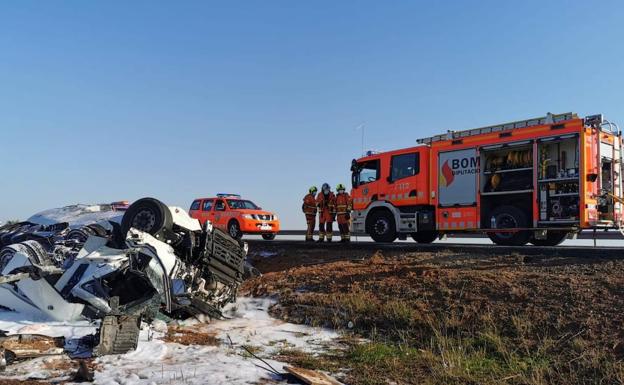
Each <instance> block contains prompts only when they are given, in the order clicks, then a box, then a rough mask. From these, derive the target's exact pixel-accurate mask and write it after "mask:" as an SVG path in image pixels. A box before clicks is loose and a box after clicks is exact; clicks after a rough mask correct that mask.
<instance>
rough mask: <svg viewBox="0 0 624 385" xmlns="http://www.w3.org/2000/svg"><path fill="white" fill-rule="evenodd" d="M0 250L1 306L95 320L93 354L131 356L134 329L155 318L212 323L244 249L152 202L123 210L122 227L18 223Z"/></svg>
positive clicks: (232, 289) (238, 273)
mask: <svg viewBox="0 0 624 385" xmlns="http://www.w3.org/2000/svg"><path fill="white" fill-rule="evenodd" d="M0 241H1V242H2V244H3V245H4V247H3V248H2V250H0V305H1V306H2V307H4V308H7V309H10V310H14V311H18V312H21V313H24V314H30V315H33V316H41V315H45V316H46V317H48V318H50V319H52V320H57V321H72V320H77V319H90V320H102V322H101V327H100V329H99V330H98V335H97V336H96V338H95V339H96V340H97V343H98V346H97V347H96V348H95V350H94V352H95V353H96V354H110V353H123V352H126V351H129V350H132V349H135V348H136V344H137V339H138V333H139V328H140V323H141V320H145V321H151V320H152V319H153V318H154V317H155V316H156V314H157V313H158V312H159V311H160V312H162V313H165V314H166V315H168V316H171V317H176V318H185V317H188V316H191V315H195V314H209V315H211V316H213V317H218V316H220V315H221V309H222V308H223V306H225V305H226V304H227V303H229V302H233V301H234V300H235V298H236V293H237V290H238V287H239V285H240V284H241V283H242V281H243V279H244V274H245V271H246V270H245V269H246V267H245V257H246V254H247V247H246V245H245V244H243V243H241V242H240V241H238V240H235V239H233V238H231V237H230V236H229V235H227V234H226V233H224V232H222V231H220V230H218V229H215V228H213V227H212V225H211V224H210V223H209V222H207V223H206V224H205V225H204V226H203V227H202V226H201V225H200V223H199V221H197V220H196V219H193V218H191V217H189V216H188V214H187V213H186V212H185V211H184V210H183V209H181V208H178V207H167V206H166V205H164V204H163V203H162V202H160V201H158V200H156V199H153V198H143V199H140V200H138V201H136V202H134V203H133V204H132V205H130V206H129V207H128V209H127V211H126V212H125V213H124V216H123V219H122V221H121V224H119V223H115V222H110V223H109V224H108V225H107V226H106V227H104V226H101V225H90V226H84V227H81V228H70V226H68V225H67V224H66V223H61V224H57V225H53V226H42V225H36V224H32V223H29V222H22V223H20V224H14V225H9V226H4V227H0ZM248 269H249V267H247V270H248Z"/></svg>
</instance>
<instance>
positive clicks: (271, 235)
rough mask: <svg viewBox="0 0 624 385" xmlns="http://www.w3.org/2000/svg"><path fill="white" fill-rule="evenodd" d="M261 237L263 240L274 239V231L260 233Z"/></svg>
mask: <svg viewBox="0 0 624 385" xmlns="http://www.w3.org/2000/svg"><path fill="white" fill-rule="evenodd" d="M262 239H264V240H265V241H272V240H274V239H275V233H269V234H262Z"/></svg>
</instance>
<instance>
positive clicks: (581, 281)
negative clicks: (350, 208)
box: [243, 246, 624, 383]
mask: <svg viewBox="0 0 624 385" xmlns="http://www.w3.org/2000/svg"><path fill="white" fill-rule="evenodd" d="M255 251H256V252H257V251H258V250H255ZM271 251H274V252H277V255H275V256H273V257H268V258H266V257H265V258H262V257H259V256H258V255H257V254H256V255H254V254H253V253H252V254H251V257H252V261H253V263H254V265H255V266H256V267H257V268H258V269H259V270H260V271H261V272H263V273H264V275H263V276H262V277H259V278H255V279H252V280H249V281H247V282H246V283H245V284H244V288H243V292H244V293H247V294H251V295H254V296H266V295H275V294H277V295H279V298H280V300H279V305H278V306H276V307H274V308H273V313H274V314H275V315H276V316H278V317H280V318H282V319H285V320H289V321H292V322H300V323H312V324H320V325H324V326H330V327H334V328H339V329H351V330H353V331H355V332H357V333H360V334H362V335H364V336H365V337H368V338H373V339H380V338H381V339H383V340H385V341H390V342H391V343H393V344H401V343H405V344H406V345H408V346H413V347H415V348H418V349H421V350H422V349H425V348H429V347H430V345H431V343H430V341H431V340H432V336H434V337H435V338H439V337H440V335H444V336H446V337H452V338H457V339H458V341H459V340H461V341H465V340H467V339H470V340H471V341H472V340H474V339H478V338H481V337H483V336H484V335H490V334H495V335H496V336H498V337H497V338H500V339H501V340H502V341H505V343H506V344H507V345H509V346H513V347H514V349H517V350H518V351H519V352H521V353H518V354H523V355H527V356H530V357H531V359H534V358H535V357H536V356H537V355H539V357H540V359H542V358H543V359H544V362H545V364H544V366H546V367H547V369H546V370H545V371H544V372H545V373H546V374H544V376H545V377H543V378H546V381H545V382H546V383H555V382H558V383H585V382H586V380H587V381H589V380H590V379H592V378H594V380H595V381H598V382H600V381H601V380H602V382H603V383H611V381H613V382H612V383H618V382H617V380H618V378H624V377H618V376H624V369H623V368H624V366H622V360H623V359H624V328H623V327H622V325H624V260H614V259H604V258H600V256H595V255H579V256H578V257H576V258H563V257H548V256H541V257H540V256H530V257H529V256H523V255H500V256H480V255H468V254H465V253H462V252H448V251H447V252H436V253H425V252H413V253H404V254H402V253H401V252H400V251H393V252H392V253H385V254H384V253H381V252H376V253H373V252H369V251H355V250H349V248H348V247H347V248H341V249H337V248H331V249H328V250H323V249H322V248H318V247H316V248H314V247H313V248H304V247H301V249H297V247H296V246H290V247H283V248H281V249H275V248H273V249H272V250H271ZM483 349H484V350H485V351H486V353H487V352H488V347H487V346H486V347H484V348H483ZM516 353H517V352H515V351H514V354H516ZM486 355H487V354H486ZM553 357H556V358H553ZM587 360H589V361H588V362H585V361H587ZM553 365H554V367H555V369H553V370H554V371H555V372H556V373H555V374H553V372H549V370H550V369H552V368H553ZM566 365H567V368H563V369H562V368H561V367H560V366H566ZM614 365H615V366H614ZM529 366H530V365H529ZM607 366H608V368H607ZM612 366H614V367H615V369H613V368H612ZM529 369H530V368H529ZM612 369H613V371H612ZM415 370H416V369H415ZM418 370H420V369H418ZM579 371H580V372H581V373H579V374H578V378H572V377H570V374H571V373H575V372H579ZM583 371H587V373H585V372H583ZM607 371H609V373H606V372H607ZM611 371H612V372H611ZM419 373H420V372H419ZM540 373H541V372H540ZM613 373H615V374H613ZM412 374H413V373H412ZM533 374H535V373H533ZM419 375H422V376H426V373H420V374H419ZM601 376H602V377H601ZM517 377H518V376H515V375H514V377H513V378H512V379H509V380H510V381H507V380H506V381H507V382H509V383H540V382H539V381H533V382H530V381H522V380H521V379H518V378H517ZM422 378H426V377H422ZM422 378H420V379H419V377H418V376H416V377H415V378H414V379H413V381H421V380H422ZM540 378H542V377H540ZM351 380H352V381H354V383H366V382H361V381H359V380H358V379H357V378H355V379H354V378H353V377H351ZM446 381H447V382H452V381H450V380H448V379H447V380H446ZM605 381H606V382H605ZM622 381H624V379H622ZM592 382H593V381H592ZM598 382H596V383H598ZM399 383H411V382H410V381H407V382H405V381H404V382H401V381H399Z"/></svg>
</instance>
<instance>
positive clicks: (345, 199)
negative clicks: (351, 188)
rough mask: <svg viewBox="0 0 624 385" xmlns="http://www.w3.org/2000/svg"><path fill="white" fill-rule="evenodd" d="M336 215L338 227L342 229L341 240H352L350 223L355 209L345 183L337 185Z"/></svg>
mask: <svg viewBox="0 0 624 385" xmlns="http://www.w3.org/2000/svg"><path fill="white" fill-rule="evenodd" d="M336 191H337V192H338V194H337V195H336V216H337V219H338V228H339V229H340V242H351V233H350V231H349V225H350V221H351V210H353V200H352V199H351V196H350V195H349V193H348V192H347V191H346V189H345V186H344V185H343V184H338V186H336Z"/></svg>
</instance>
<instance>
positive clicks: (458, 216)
mask: <svg viewBox="0 0 624 385" xmlns="http://www.w3.org/2000/svg"><path fill="white" fill-rule="evenodd" d="M479 163H480V162H479V157H478V154H477V149H476V148H468V149H461V150H454V151H446V152H440V153H439V154H438V170H437V173H438V180H437V183H438V207H439V209H438V217H437V224H438V229H439V230H467V229H476V228H479V217H478V210H477V186H478V184H477V181H478V177H479Z"/></svg>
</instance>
